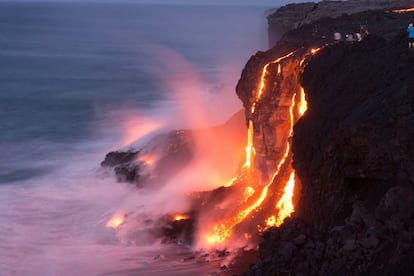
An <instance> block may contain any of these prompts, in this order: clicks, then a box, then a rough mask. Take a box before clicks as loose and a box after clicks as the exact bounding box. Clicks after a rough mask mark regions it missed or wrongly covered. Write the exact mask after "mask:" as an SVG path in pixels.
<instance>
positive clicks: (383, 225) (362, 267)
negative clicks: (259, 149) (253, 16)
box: [238, 2, 414, 275]
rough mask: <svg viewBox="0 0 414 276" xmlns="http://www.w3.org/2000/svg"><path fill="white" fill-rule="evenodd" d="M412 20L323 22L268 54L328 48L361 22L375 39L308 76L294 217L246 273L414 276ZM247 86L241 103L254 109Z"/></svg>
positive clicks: (328, 54) (328, 52)
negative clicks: (336, 35)
mask: <svg viewBox="0 0 414 276" xmlns="http://www.w3.org/2000/svg"><path fill="white" fill-rule="evenodd" d="M405 3H407V2H405ZM412 17H413V14H395V13H387V12H383V11H370V12H363V13H360V14H355V15H343V16H341V17H339V18H336V19H329V18H322V19H320V20H318V21H314V22H312V24H308V25H303V26H301V27H299V28H297V29H295V30H292V31H290V32H288V33H286V34H285V36H284V37H283V38H282V40H281V41H280V42H279V43H278V44H277V45H276V47H275V48H273V49H272V50H270V51H269V52H268V53H266V54H260V56H262V57H266V56H267V57H269V56H271V54H270V53H271V52H273V53H277V52H278V51H279V52H280V51H282V52H284V51H286V49H295V48H297V47H299V46H300V45H304V46H313V45H321V44H323V43H324V41H326V42H328V40H329V39H327V38H326V37H327V35H328V34H329V33H331V31H332V30H333V28H337V27H338V26H339V28H342V29H343V30H350V32H352V30H353V28H354V27H355V22H358V24H359V22H360V20H361V19H363V18H365V19H367V21H368V26H369V30H370V33H371V35H369V36H368V37H366V38H365V39H364V40H363V41H361V42H359V43H353V44H346V43H345V42H341V43H338V44H332V45H330V46H327V47H325V48H324V49H322V50H321V51H320V52H319V53H318V54H317V55H315V56H314V57H312V58H310V59H308V61H307V64H306V66H305V68H304V71H303V73H302V74H300V82H301V84H302V85H303V87H304V89H305V91H306V93H307V100H308V107H309V109H308V111H307V112H306V113H305V115H304V116H303V117H302V118H301V119H300V120H299V121H298V122H297V124H296V125H295V128H294V136H293V152H294V156H293V167H294V168H295V169H296V173H297V176H298V178H299V179H300V182H301V186H300V189H298V190H297V191H296V193H298V194H299V195H298V198H299V200H298V202H297V205H296V206H295V209H296V213H295V214H294V216H293V218H292V219H287V220H285V223H284V224H283V225H282V226H281V227H279V228H271V229H270V230H269V231H267V232H265V233H264V235H263V241H262V243H261V244H260V250H259V254H260V257H259V258H258V260H257V262H256V264H255V265H254V266H252V267H251V269H250V270H249V271H248V272H247V275H278V274H281V273H293V274H296V273H297V274H328V275H336V274H342V275H346V274H358V273H364V274H372V275H377V274H387V275H389V274H391V273H394V274H398V275H409V274H410V273H411V272H412V271H413V269H414V267H413V264H414V262H413V260H414V253H413V250H412V249H413V248H414V146H413V145H412V139H413V137H414V78H412V74H413V72H414V51H410V50H409V49H407V46H408V45H407V39H406V27H407V24H408V22H410V21H411V20H412ZM315 25H316V26H318V30H317V32H312V31H311V30H313V29H314V26H315ZM312 37H313V38H312ZM324 37H325V38H324ZM281 49H283V50H281ZM258 57H259V56H256V57H254V58H253V59H254V60H255V64H260V62H261V61H260V60H256V59H257V58H258ZM247 66H249V63H248V65H247ZM249 70H250V68H246V69H245V71H244V72H248V71H249ZM243 76H244V75H243V74H242V79H241V84H240V85H242V84H243V83H244V82H243ZM292 82H294V80H292ZM242 86H243V87H245V88H246V90H245V91H244V92H239V91H238V95H239V97H241V99H242V101H243V103H244V104H245V106H248V103H249V100H248V96H246V95H247V94H248V92H246V91H249V90H248V89H247V88H248V86H247V85H242ZM293 86H295V85H293ZM269 105H272V103H271V102H270V103H269ZM262 108H264V109H266V108H265V107H262ZM269 108H270V107H269ZM275 116H276V115H275ZM270 117H272V116H270ZM260 123H261V124H262V125H263V127H265V128H266V127H272V126H270V125H267V122H259V123H258V124H260ZM266 131H267V130H264V131H263V132H264V133H266ZM259 141H260V139H258V142H259ZM265 144H266V143H265V142H263V145H262V146H263V147H265ZM266 158H270V155H269V157H266Z"/></svg>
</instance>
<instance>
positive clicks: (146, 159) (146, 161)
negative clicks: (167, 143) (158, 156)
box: [139, 155, 155, 166]
mask: <svg viewBox="0 0 414 276" xmlns="http://www.w3.org/2000/svg"><path fill="white" fill-rule="evenodd" d="M139 161H141V162H142V163H144V165H147V166H148V165H151V164H153V163H154V162H155V157H153V156H151V155H144V156H140V157H139Z"/></svg>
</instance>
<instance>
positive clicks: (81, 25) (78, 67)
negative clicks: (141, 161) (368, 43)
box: [0, 2, 267, 275]
mask: <svg viewBox="0 0 414 276" xmlns="http://www.w3.org/2000/svg"><path fill="white" fill-rule="evenodd" d="M265 10H266V9H265V8H263V7H246V6H191V5H170V6H168V5H139V4H99V3H95V4H92V3H76V4H74V3H13V2H9V3H0V153H1V161H0V275H58V274H60V275H126V274H128V273H133V274H134V273H140V275H172V274H174V273H175V274H177V275H184V274H188V275H194V273H206V271H209V269H211V268H210V267H204V266H203V265H199V266H197V265H194V264H190V265H189V264H187V263H183V262H180V259H182V256H183V254H184V255H185V254H187V253H188V251H186V249H183V248H179V247H166V246H162V245H158V244H150V245H149V244H141V245H140V244H134V245H131V244H129V243H128V242H125V241H123V240H122V237H120V236H119V233H116V231H114V230H112V229H108V228H106V227H105V223H106V222H107V220H108V219H109V218H110V217H111V215H112V214H113V213H114V212H115V211H116V210H117V209H118V208H119V206H121V205H122V204H123V203H124V202H125V201H126V200H130V197H131V194H135V193H136V189H135V188H134V187H132V186H130V185H127V184H121V183H117V182H116V181H115V178H114V177H113V175H111V174H110V173H108V172H103V171H102V170H101V169H100V168H99V163H100V162H101V161H102V160H103V158H104V156H105V154H106V153H107V152H109V151H110V150H115V149H118V148H127V147H129V145H130V144H131V143H132V144H134V143H135V145H139V143H140V137H142V136H143V135H145V134H148V133H150V131H154V130H157V129H158V128H160V127H161V128H177V127H199V126H200V124H202V125H214V124H217V123H220V122H224V121H225V120H226V119H227V118H228V117H229V116H230V115H231V114H233V113H234V112H236V111H237V110H239V109H241V108H242V105H241V102H240V101H239V100H238V99H237V97H236V95H235V92H234V87H235V85H236V83H237V80H238V78H239V77H240V73H241V70H242V68H243V66H244V64H245V62H246V61H247V59H248V58H249V57H250V55H252V54H254V53H255V52H256V51H257V50H260V49H262V50H263V49H266V45H267V39H266V24H265ZM189 105H190V106H191V108H188V106H189ZM189 110H190V111H189ZM189 112H190V113H189ZM192 113H196V114H198V115H199V116H194V117H197V120H196V119H194V118H189V117H193V116H188V114H192ZM186 252H187V253H186ZM154 256H162V258H161V257H157V258H154ZM137 271H138V272H137ZM200 271H201V272H200Z"/></svg>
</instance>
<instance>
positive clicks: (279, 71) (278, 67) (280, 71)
mask: <svg viewBox="0 0 414 276" xmlns="http://www.w3.org/2000/svg"><path fill="white" fill-rule="evenodd" d="M280 73H282V65H280V63H279V64H278V65H277V74H278V75H280Z"/></svg>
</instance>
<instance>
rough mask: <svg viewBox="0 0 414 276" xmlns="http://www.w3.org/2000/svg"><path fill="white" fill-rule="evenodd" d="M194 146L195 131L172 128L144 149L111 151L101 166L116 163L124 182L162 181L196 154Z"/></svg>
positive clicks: (117, 172)
mask: <svg viewBox="0 0 414 276" xmlns="http://www.w3.org/2000/svg"><path fill="white" fill-rule="evenodd" d="M193 148H194V140H193V137H192V132H191V131H189V130H177V131H171V132H169V133H164V134H159V135H156V136H155V137H153V138H152V139H151V141H149V142H148V143H147V144H145V145H143V146H142V148H141V149H140V150H129V151H125V152H122V151H116V152H110V153H108V154H107V155H106V157H105V160H104V161H102V162H101V166H103V167H113V169H114V172H115V175H116V177H117V180H118V181H120V182H131V183H135V184H137V185H138V184H139V185H141V184H144V183H148V182H157V181H158V182H159V181H162V180H163V179H164V178H165V177H171V176H172V175H174V174H175V173H176V172H178V171H179V170H180V169H182V168H183V167H185V166H186V165H187V164H188V163H189V162H190V161H191V159H192V157H193Z"/></svg>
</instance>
